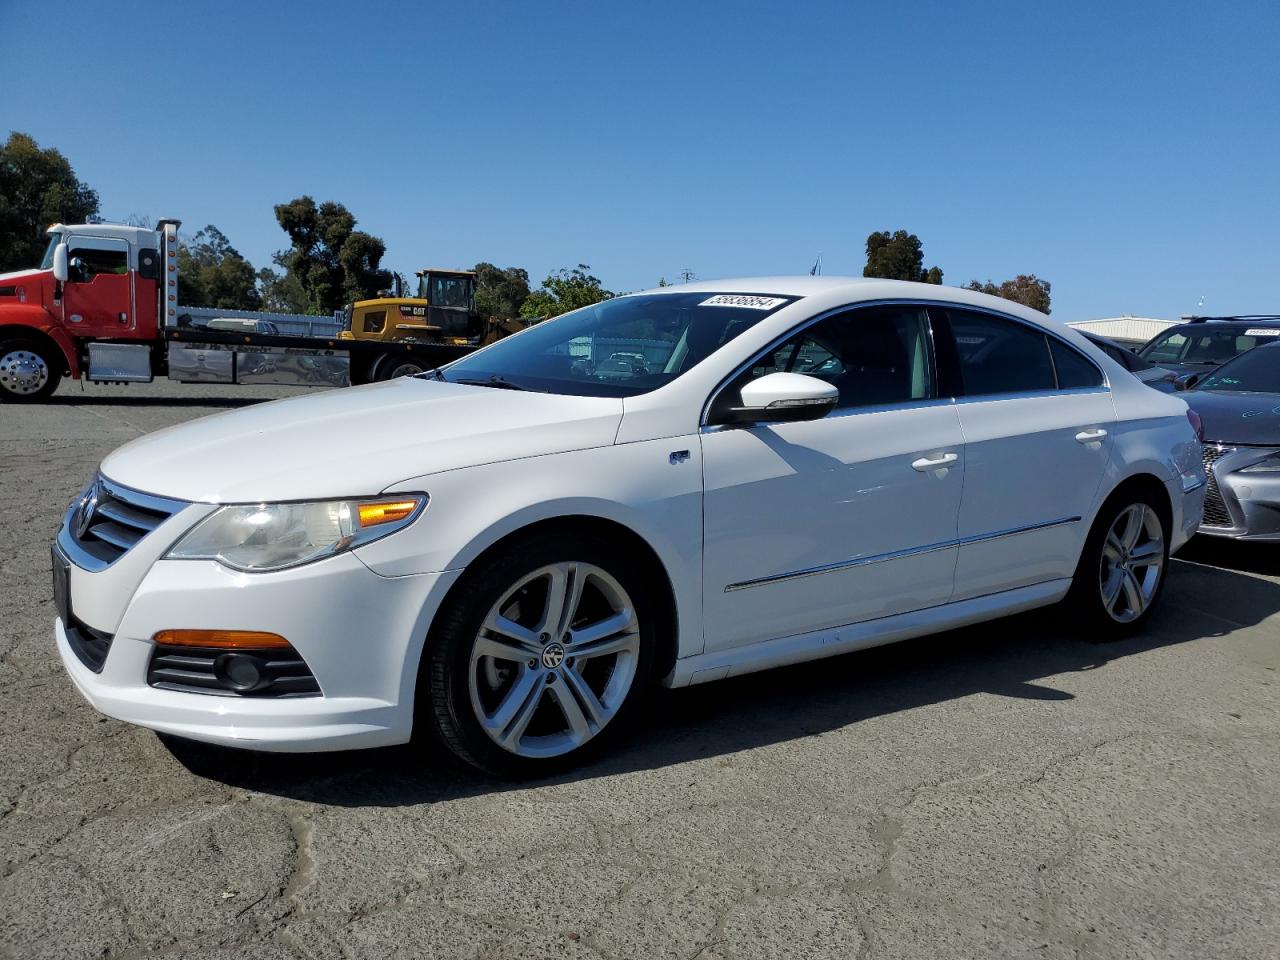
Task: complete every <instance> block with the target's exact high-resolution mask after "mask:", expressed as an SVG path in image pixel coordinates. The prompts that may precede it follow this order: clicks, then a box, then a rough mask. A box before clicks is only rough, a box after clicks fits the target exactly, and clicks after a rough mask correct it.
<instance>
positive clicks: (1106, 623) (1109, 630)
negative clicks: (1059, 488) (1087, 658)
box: [1067, 487, 1169, 643]
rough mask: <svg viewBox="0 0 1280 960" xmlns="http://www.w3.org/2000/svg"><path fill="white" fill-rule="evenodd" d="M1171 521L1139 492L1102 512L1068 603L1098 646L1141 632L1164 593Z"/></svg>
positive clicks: (1118, 497) (1117, 497)
mask: <svg viewBox="0 0 1280 960" xmlns="http://www.w3.org/2000/svg"><path fill="white" fill-rule="evenodd" d="M1168 570H1169V520H1168V518H1167V515H1166V513H1165V510H1164V509H1163V505H1162V504H1160V503H1158V502H1157V500H1156V497H1155V496H1154V495H1152V494H1151V493H1150V492H1148V491H1145V490H1143V489H1141V488H1140V487H1130V488H1128V489H1127V490H1121V491H1119V492H1117V493H1115V494H1113V495H1112V496H1111V497H1110V498H1108V500H1107V501H1106V503H1104V504H1103V505H1102V509H1101V510H1099V511H1098V516H1097V519H1095V520H1094V523H1093V528H1092V529H1091V530H1090V531H1089V537H1088V539H1087V540H1086V541H1085V545H1084V550H1083V552H1082V553H1081V554H1080V563H1079V564H1078V565H1077V567H1076V573H1075V578H1074V581H1073V582H1072V585H1071V590H1070V593H1069V594H1068V595H1067V603H1068V605H1069V606H1070V608H1071V611H1072V613H1073V614H1074V615H1075V617H1076V619H1077V620H1078V621H1079V624H1080V626H1081V627H1082V628H1083V629H1084V630H1085V631H1086V637H1087V639H1089V640H1090V641H1092V642H1095V643H1106V642H1109V641H1113V640H1120V639H1122V638H1124V637H1127V636H1129V635H1130V634H1132V633H1134V632H1136V631H1137V630H1139V629H1141V627H1142V625H1143V624H1144V623H1146V621H1147V619H1148V618H1149V617H1150V616H1151V612H1152V610H1154V609H1155V607H1156V605H1157V604H1158V603H1159V601H1160V596H1161V594H1162V593H1163V592H1164V581H1165V579H1166V576H1167V574H1168Z"/></svg>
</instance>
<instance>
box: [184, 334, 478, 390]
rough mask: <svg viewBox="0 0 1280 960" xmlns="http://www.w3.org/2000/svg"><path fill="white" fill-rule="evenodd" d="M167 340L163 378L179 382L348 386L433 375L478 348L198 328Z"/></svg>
mask: <svg viewBox="0 0 1280 960" xmlns="http://www.w3.org/2000/svg"><path fill="white" fill-rule="evenodd" d="M164 338H165V342H166V344H167V348H166V350H165V351H164V353H165V357H166V361H167V368H166V369H165V371H164V375H165V376H167V377H168V378H169V379H170V380H177V381H179V382H181V383H253V384H281V385H288V386H334V387H344V386H347V385H349V384H357V385H358V384H361V383H371V382H373V381H374V380H389V379H391V378H392V377H395V376H403V375H406V374H411V373H417V372H421V371H425V370H430V369H433V368H435V367H439V366H442V365H444V364H446V363H450V362H452V361H454V360H457V359H458V358H459V357H463V356H466V355H467V354H468V353H470V352H471V351H473V350H475V349H476V347H475V346H473V345H470V344H465V345H459V344H447V343H426V342H423V343H379V342H376V341H365V340H340V339H338V338H337V337H303V336H293V335H285V334H266V333H234V332H231V331H225V330H209V329H202V328H198V327H186V328H177V329H168V330H165V333H164Z"/></svg>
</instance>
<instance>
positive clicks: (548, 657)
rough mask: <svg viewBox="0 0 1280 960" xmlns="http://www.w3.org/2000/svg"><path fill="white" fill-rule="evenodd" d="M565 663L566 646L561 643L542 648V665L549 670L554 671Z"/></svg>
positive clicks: (549, 644)
mask: <svg viewBox="0 0 1280 960" xmlns="http://www.w3.org/2000/svg"><path fill="white" fill-rule="evenodd" d="M562 663H564V645H563V644H561V643H554V642H553V643H548V644H547V645H546V646H545V647H543V648H542V665H543V666H544V667H546V668H547V669H548V670H554V669H555V668H556V667H558V666H560V664H562Z"/></svg>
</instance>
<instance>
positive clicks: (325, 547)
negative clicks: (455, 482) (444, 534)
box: [165, 494, 427, 573]
mask: <svg viewBox="0 0 1280 960" xmlns="http://www.w3.org/2000/svg"><path fill="white" fill-rule="evenodd" d="M426 505H427V497H426V496H425V495H422V494H410V495H407V496H400V497H396V498H394V499H385V500H323V501H320V502H317V503H256V504H243V505H240V506H231V507H221V508H220V509H218V510H215V511H214V512H213V513H211V514H209V516H207V517H205V518H204V519H203V520H201V521H200V522H199V523H198V524H196V525H195V527H193V528H192V529H191V530H190V531H189V532H188V533H187V534H186V536H184V537H183V538H182V539H181V540H179V541H178V542H177V543H176V544H175V545H174V546H173V548H172V549H171V550H170V551H169V552H168V553H167V554H165V557H166V558H167V559H171V560H217V561H218V562H219V563H220V564H222V565H223V566H224V567H230V568H231V569H232V570H243V571H248V572H252V573H262V572H266V571H269V570H284V569H286V568H288V567H296V566H300V565H301V564H304V563H311V562H312V561H314V560H322V559H324V558H325V557H331V556H333V555H334V554H336V553H341V552H342V551H344V550H350V549H351V548H353V547H358V546H361V545H362V544H365V543H369V542H370V541H372V540H377V539H379V538H381V537H385V536H387V535H388V534H391V533H395V532H396V531H397V530H403V529H404V528H405V527H407V526H408V525H409V524H411V523H413V521H414V520H416V519H417V518H418V515H419V514H420V513H422V510H423V508H424V507H425V506H426Z"/></svg>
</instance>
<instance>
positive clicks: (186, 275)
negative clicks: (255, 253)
mask: <svg viewBox="0 0 1280 960" xmlns="http://www.w3.org/2000/svg"><path fill="white" fill-rule="evenodd" d="M178 276H179V277H180V278H181V279H180V280H179V286H178V289H179V291H180V293H181V294H182V300H183V302H184V303H185V304H187V305H189V306H193V307H225V308H227V309H232V310H258V309H260V308H261V307H262V294H260V293H259V292H258V287H257V280H258V275H257V273H255V272H254V269H253V264H251V263H250V262H249V261H248V260H246V259H245V258H244V257H242V256H241V255H240V252H239V251H238V250H236V248H235V247H233V246H231V242H230V241H229V240H227V238H226V236H225V235H224V234H223V233H222V231H221V230H219V229H218V228H217V227H215V226H214V225H213V224H209V225H208V226H206V227H205V228H204V229H203V230H201V231H200V232H199V233H197V234H196V235H195V236H194V237H191V238H190V239H188V238H185V237H184V238H182V239H180V241H179V243H178Z"/></svg>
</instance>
